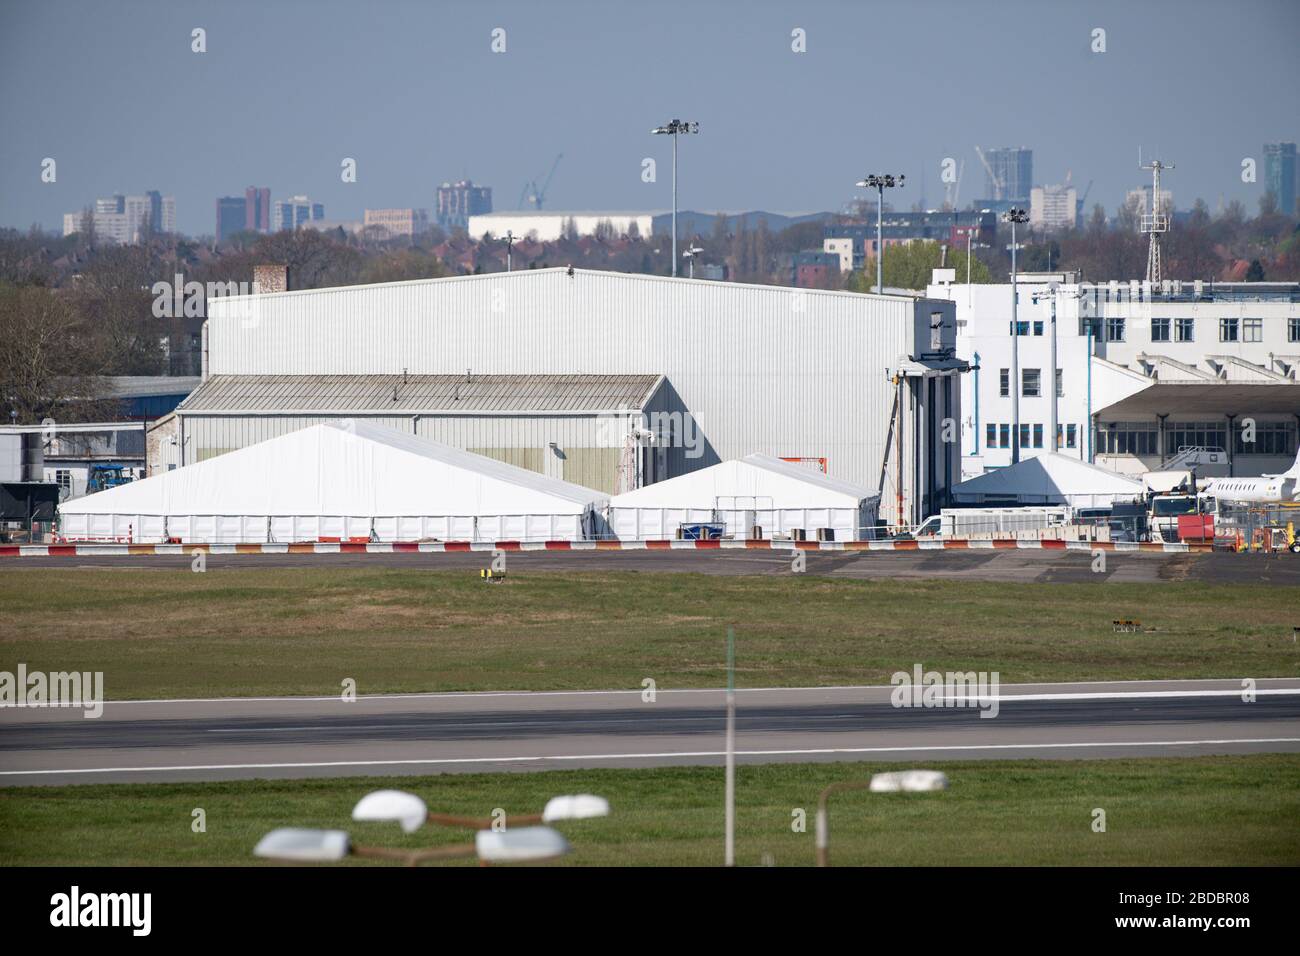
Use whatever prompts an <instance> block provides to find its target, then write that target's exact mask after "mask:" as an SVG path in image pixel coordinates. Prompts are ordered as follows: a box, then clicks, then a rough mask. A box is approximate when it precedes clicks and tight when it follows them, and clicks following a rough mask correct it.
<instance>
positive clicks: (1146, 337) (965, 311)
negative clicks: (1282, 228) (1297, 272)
mask: <svg viewBox="0 0 1300 956" xmlns="http://www.w3.org/2000/svg"><path fill="white" fill-rule="evenodd" d="M954 279H955V275H954V272H953V270H936V271H935V277H934V281H933V282H932V284H931V285H930V286H929V288H928V289H927V292H926V294H927V295H928V296H929V297H931V298H936V299H939V298H942V299H948V300H950V301H952V302H953V303H954V304H955V305H956V307H957V353H958V355H959V356H960V357H961V358H963V359H966V360H967V361H969V362H970V364H971V365H972V366H973V367H974V368H975V370H974V371H972V372H971V373H970V374H968V375H966V376H963V382H962V400H961V407H962V474H963V477H967V478H969V477H973V476H975V475H979V474H982V473H983V472H984V471H986V470H988V469H993V468H1001V467H1004V466H1006V465H1008V464H1010V463H1011V455H1012V449H1011V444H1012V440H1013V434H1014V433H1013V421H1012V419H1013V415H1012V398H1011V396H1012V390H1013V389H1014V390H1016V391H1018V393H1019V402H1020V410H1019V433H1020V448H1021V458H1022V460H1023V459H1024V458H1028V457H1033V456H1036V455H1041V454H1044V453H1047V452H1050V451H1052V450H1053V449H1052V436H1051V435H1050V421H1051V402H1052V392H1053V389H1054V390H1055V393H1056V405H1057V423H1058V424H1057V435H1056V450H1057V451H1059V452H1060V453H1062V454H1065V455H1068V456H1071V457H1076V458H1078V459H1079V460H1081V461H1086V462H1093V463H1095V464H1098V465H1101V466H1103V467H1105V468H1108V469H1111V470H1113V471H1117V472H1120V473H1124V474H1130V475H1139V474H1142V473H1144V472H1149V471H1159V470H1162V469H1171V468H1178V467H1188V466H1191V465H1195V466H1198V468H1197V470H1198V473H1199V474H1201V475H1206V476H1216V475H1242V476H1249V475H1259V474H1264V473H1277V472H1281V471H1284V470H1286V468H1287V467H1288V466H1289V465H1290V464H1291V463H1292V462H1293V461H1294V460H1295V455H1296V446H1297V428H1298V425H1300V373H1298V371H1297V370H1298V369H1300V284H1296V283H1263V282H1257V283H1218V282H1215V283H1211V282H1178V281H1165V282H1162V283H1161V284H1159V285H1158V286H1154V287H1153V286H1152V285H1151V284H1150V283H1145V282H1106V283H1100V284H1098V283H1088V282H1084V281H1081V278H1080V276H1079V275H1078V274H1077V273H1071V272H1065V273H1055V274H1042V273H1035V274H1024V273H1022V274H1020V275H1019V277H1018V283H1017V289H1018V294H1019V303H1018V307H1017V313H1018V314H1017V322H1018V325H1019V329H1018V332H1019V336H1018V344H1019V348H1018V352H1019V361H1018V365H1019V374H1018V375H1016V374H1015V373H1014V372H1013V371H1012V357H1011V342H1012V338H1011V332H1012V326H1011V323H1012V317H1011V316H1012V286H1011V284H1010V283H1001V284H989V285H969V286H968V285H966V284H958V283H956V282H955V281H954ZM1053 310H1055V315H1056V340H1057V341H1056V348H1057V357H1056V371H1055V375H1053V372H1052V367H1051V361H1050V357H1049V356H1050V351H1051V321H1052V314H1053Z"/></svg>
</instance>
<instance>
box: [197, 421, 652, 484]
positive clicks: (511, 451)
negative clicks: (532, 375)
mask: <svg viewBox="0 0 1300 956" xmlns="http://www.w3.org/2000/svg"><path fill="white" fill-rule="evenodd" d="M184 418H185V448H186V463H187V464H189V463H192V462H195V461H206V460H207V459H209V458H214V457H216V456H217V455H223V454H225V453H226V452H228V451H234V450H235V449H236V448H243V447H245V446H247V445H255V444H257V443H258V442H260V441H266V440H267V439H268V438H274V437H276V436H278V435H286V434H288V433H290V432H294V431H298V430H299V429H301V428H306V427H308V426H309V425H317V424H320V423H321V422H325V421H331V420H333V418H332V417H325V416H315V417H312V416H302V415H247V416H245V415H211V416H205V415H186V416H184ZM365 420H366V421H367V422H370V423H372V424H375V425H383V426H384V427H386V428H392V429H395V430H397V431H401V432H405V433H407V434H412V433H414V434H416V435H419V436H421V437H422V438H430V439H433V440H434V441H439V442H442V443H443V444H446V445H452V446H455V447H457V448H464V449H466V450H468V451H472V452H474V453H475V454H477V455H486V456H487V457H489V458H495V459H497V460H498V461H504V462H507V463H509V464H512V465H517V466H518V467H520V468H528V469H530V470H532V471H536V472H540V473H541V474H546V475H551V476H553V477H555V478H563V479H564V480H565V481H571V482H574V483H575V484H579V485H585V486H586V487H588V488H595V489H597V490H598V491H603V492H605V493H607V494H613V493H614V492H615V490H616V489H615V484H616V478H617V469H618V460H619V454H620V452H621V450H622V448H623V442H622V436H623V435H624V434H626V428H625V426H624V424H623V423H622V422H621V421H620V422H618V423H615V422H613V421H612V420H611V419H610V418H608V417H606V418H597V417H595V416H590V415H586V416H580V415H571V416H560V417H554V418H552V417H540V416H528V415H523V416H517V417H516V416H482V417H473V416H421V417H419V418H418V419H416V418H413V417H412V416H409V415H408V416H375V417H371V416H365ZM552 443H554V445H555V447H554V448H552V447H551V444H552Z"/></svg>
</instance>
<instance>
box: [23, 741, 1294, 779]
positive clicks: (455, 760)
mask: <svg viewBox="0 0 1300 956" xmlns="http://www.w3.org/2000/svg"><path fill="white" fill-rule="evenodd" d="M1297 743H1300V737H1245V738H1237V739H1221V740H1126V741H1098V742H1095V743H1091V742H1089V743H1084V742H1076V743H1043V744H943V745H928V746H914V747H824V748H822V747H819V748H814V749H808V750H738V751H736V756H738V757H791V756H794V757H797V756H816V755H819V754H821V755H824V754H873V753H922V752H942V751H954V752H955V751H971V750H1055V749H1066V748H1088V747H1198V746H1218V745H1223V744H1297ZM722 756H725V751H721V750H682V751H665V752H658V753H622V754H553V755H546V756H531V757H445V758H427V759H412V760H330V761H320V762H313V763H231V764H187V765H176V766H166V767H82V768H78V769H74V770H0V776H3V777H31V776H50V775H56V774H73V773H77V774H90V773H161V772H167V771H176V770H292V769H308V768H315V767H399V766H436V765H446V764H492V763H545V762H547V761H551V760H555V761H576V760H652V759H665V758H671V757H722Z"/></svg>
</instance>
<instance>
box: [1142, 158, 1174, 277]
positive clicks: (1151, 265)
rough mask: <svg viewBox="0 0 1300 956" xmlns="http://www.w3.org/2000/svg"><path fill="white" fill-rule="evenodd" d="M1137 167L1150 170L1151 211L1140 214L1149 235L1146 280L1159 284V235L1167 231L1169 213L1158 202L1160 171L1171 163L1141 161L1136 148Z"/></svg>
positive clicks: (1154, 160) (1143, 226)
mask: <svg viewBox="0 0 1300 956" xmlns="http://www.w3.org/2000/svg"><path fill="white" fill-rule="evenodd" d="M1138 168H1139V169H1149V170H1151V213H1150V214H1149V215H1148V214H1146V213H1145V212H1144V213H1143V215H1142V232H1145V233H1148V234H1150V236H1151V244H1150V245H1149V246H1148V248H1147V281H1148V282H1150V283H1151V284H1152V285H1159V284H1160V237H1161V236H1162V235H1164V234H1165V233H1166V232H1168V231H1169V215H1168V212H1167V211H1166V210H1165V208H1164V206H1163V205H1162V204H1161V202H1160V171H1161V170H1162V169H1173V168H1174V164H1173V163H1162V162H1161V161H1160V160H1158V159H1153V160H1151V162H1149V163H1143V162H1142V151H1141V150H1138Z"/></svg>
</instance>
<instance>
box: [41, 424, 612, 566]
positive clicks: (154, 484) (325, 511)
mask: <svg viewBox="0 0 1300 956" xmlns="http://www.w3.org/2000/svg"><path fill="white" fill-rule="evenodd" d="M606 501H607V498H606V496H605V495H603V494H601V493H600V492H598V491H594V490H592V489H590V488H584V487H582V486H581V485H575V484H571V483H569V482H566V481H561V480H559V479H557V478H549V477H547V476H545V475H541V474H538V473H536V472H533V471H528V470H526V469H523V468H516V467H515V466H513V465H508V464H505V463H504V462H500V461H496V460H495V459H492V458H485V457H483V456H482V455H475V454H473V453H471V452H467V451H462V450H461V449H458V448H452V447H450V446H448V445H443V444H439V443H437V442H433V441H429V440H427V439H423V438H416V437H414V436H412V435H408V434H404V433H402V432H398V431H394V430H393V429H391V428H385V427H383V426H379V425H372V424H368V423H366V422H363V421H356V420H351V419H345V420H342V421H336V422H329V423H326V424H321V425H313V426H311V427H309V428H304V429H302V430H301V431H297V432H292V433H290V434H288V435H282V436H280V437H278V438H272V439H270V440H269V441H264V442H261V443H259V444H256V445H250V446H248V447H247V448H241V449H239V450H237V451H232V452H228V453H227V454H224V455H220V456H218V457H216V458H209V459H207V460H206V461H201V462H198V463H196V464H193V465H188V466H186V467H184V468H178V469H176V470H174V471H169V472H166V473H164V474H161V475H156V476H154V477H152V478H146V479H144V480H142V481H134V482H131V483H130V484H126V485H120V486H118V487H116V488H110V489H108V490H106V491H101V492H99V493H97V494H93V495H87V496H86V497H84V498H78V499H76V500H75V501H70V502H68V503H67V504H66V505H64V506H62V507H61V508H60V509H59V510H60V529H61V531H62V533H63V534H64V536H66V537H67V538H68V539H69V540H115V541H128V540H129V541H140V542H160V541H167V540H169V539H179V540H180V541H181V542H182V543H188V542H192V541H193V542H214V543H229V542H268V541H274V542H293V541H320V540H324V541H333V540H338V541H348V540H354V541H355V540H361V541H366V540H376V541H418V540H426V539H434V540H454V541H469V540H483V541H541V540H557V541H560V540H570V541H572V540H578V539H582V538H585V537H591V536H593V535H594V534H595V533H596V531H597V530H598V526H602V519H601V518H600V516H599V511H600V509H602V508H603V507H604V505H605V503H606Z"/></svg>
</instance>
